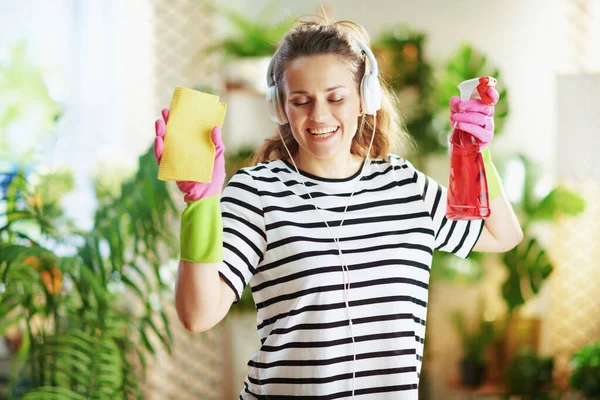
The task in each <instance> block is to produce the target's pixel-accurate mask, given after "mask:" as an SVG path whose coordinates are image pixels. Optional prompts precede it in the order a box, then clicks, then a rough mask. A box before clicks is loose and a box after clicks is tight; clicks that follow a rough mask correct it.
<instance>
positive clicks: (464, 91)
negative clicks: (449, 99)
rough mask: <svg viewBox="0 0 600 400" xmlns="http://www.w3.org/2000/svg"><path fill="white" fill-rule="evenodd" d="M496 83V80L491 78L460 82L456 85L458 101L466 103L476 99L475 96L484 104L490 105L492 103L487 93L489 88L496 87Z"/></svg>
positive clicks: (485, 77) (484, 77) (483, 77)
mask: <svg viewBox="0 0 600 400" xmlns="http://www.w3.org/2000/svg"><path fill="white" fill-rule="evenodd" d="M496 83H497V81H496V79H495V78H493V77H491V76H482V77H480V78H473V79H468V80H466V81H462V82H461V83H459V85H458V90H460V99H461V101H467V100H469V99H471V98H476V97H477V95H479V98H480V99H481V100H483V102H484V103H485V104H487V105H491V104H492V103H493V101H492V99H491V98H490V96H489V95H488V93H487V92H488V89H489V88H490V87H494V86H496Z"/></svg>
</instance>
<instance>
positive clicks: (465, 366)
mask: <svg viewBox="0 0 600 400" xmlns="http://www.w3.org/2000/svg"><path fill="white" fill-rule="evenodd" d="M484 377H485V364H482V363H478V362H474V361H470V360H462V361H461V362H460V381H461V384H462V385H464V386H467V387H470V388H476V387H479V386H481V384H482V383H483V378H484Z"/></svg>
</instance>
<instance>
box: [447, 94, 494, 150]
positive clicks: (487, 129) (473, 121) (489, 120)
mask: <svg viewBox="0 0 600 400" xmlns="http://www.w3.org/2000/svg"><path fill="white" fill-rule="evenodd" d="M488 95H489V96H490V98H491V99H492V105H487V104H485V103H484V102H483V101H482V100H480V99H473V100H468V101H464V102H463V101H461V100H460V97H458V96H453V97H452V98H451V99H450V126H451V127H453V128H454V124H455V123H458V125H457V127H458V128H459V129H462V130H463V131H465V132H469V133H470V134H471V135H473V136H475V137H476V138H477V139H478V140H479V142H480V148H484V147H485V146H487V145H488V144H489V143H490V142H491V141H492V138H493V137H494V105H495V104H496V103H497V102H498V99H499V98H500V95H499V94H498V91H496V89H494V88H493V87H490V88H489V89H488Z"/></svg>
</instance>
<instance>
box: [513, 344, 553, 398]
mask: <svg viewBox="0 0 600 400" xmlns="http://www.w3.org/2000/svg"><path fill="white" fill-rule="evenodd" d="M553 369H554V360H553V359H552V357H541V356H538V355H537V354H536V352H535V351H534V350H533V349H526V348H524V349H521V350H520V351H519V352H518V353H517V354H516V356H515V357H514V359H513V360H512V361H511V363H510V366H509V367H508V370H507V373H506V377H505V382H506V387H507V391H508V394H509V395H517V396H520V398H522V399H524V400H547V399H551V398H552V397H551V390H552V371H553Z"/></svg>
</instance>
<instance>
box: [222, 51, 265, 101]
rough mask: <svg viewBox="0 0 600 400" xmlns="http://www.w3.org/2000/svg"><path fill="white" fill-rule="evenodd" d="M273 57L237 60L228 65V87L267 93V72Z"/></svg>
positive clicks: (226, 77) (226, 70)
mask: <svg viewBox="0 0 600 400" xmlns="http://www.w3.org/2000/svg"><path fill="white" fill-rule="evenodd" d="M270 61H271V57H248V58H236V59H233V60H231V61H229V62H228V63H227V66H226V68H225V79H226V82H227V86H228V87H239V88H249V89H252V90H255V91H257V92H259V93H266V92H267V70H268V69H269V62H270Z"/></svg>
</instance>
